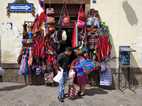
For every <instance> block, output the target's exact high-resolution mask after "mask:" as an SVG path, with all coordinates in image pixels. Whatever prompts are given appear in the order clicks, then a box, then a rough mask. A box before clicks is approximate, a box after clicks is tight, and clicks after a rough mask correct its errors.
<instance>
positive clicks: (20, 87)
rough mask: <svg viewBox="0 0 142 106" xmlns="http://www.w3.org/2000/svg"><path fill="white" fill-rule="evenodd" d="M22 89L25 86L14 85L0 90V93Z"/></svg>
mask: <svg viewBox="0 0 142 106" xmlns="http://www.w3.org/2000/svg"><path fill="white" fill-rule="evenodd" d="M24 87H26V85H14V86H8V87H3V88H0V91H13V90H18V89H22V88H24Z"/></svg>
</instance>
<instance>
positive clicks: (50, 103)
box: [0, 83, 142, 106]
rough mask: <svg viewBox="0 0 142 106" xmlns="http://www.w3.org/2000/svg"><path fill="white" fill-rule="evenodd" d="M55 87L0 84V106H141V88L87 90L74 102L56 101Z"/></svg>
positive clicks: (66, 100)
mask: <svg viewBox="0 0 142 106" xmlns="http://www.w3.org/2000/svg"><path fill="white" fill-rule="evenodd" d="M56 93H57V87H46V86H24V85H22V84H19V83H0V106H142V88H137V89H136V90H135V92H133V91H131V90H128V89H127V90H125V91H124V92H120V91H119V90H104V89H101V88H90V87H88V88H87V91H86V93H87V95H86V96H84V97H82V98H78V99H76V100H69V99H65V102H64V103H60V102H59V101H58V100H57V94H56Z"/></svg>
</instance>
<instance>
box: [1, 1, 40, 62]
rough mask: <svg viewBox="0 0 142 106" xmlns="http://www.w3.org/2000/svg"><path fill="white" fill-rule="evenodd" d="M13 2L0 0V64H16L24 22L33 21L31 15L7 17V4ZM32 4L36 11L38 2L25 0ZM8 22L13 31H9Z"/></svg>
mask: <svg viewBox="0 0 142 106" xmlns="http://www.w3.org/2000/svg"><path fill="white" fill-rule="evenodd" d="M13 1H14V0H0V38H1V62H2V63H16V60H17V56H18V55H19V50H20V48H21V37H22V32H23V23H24V21H33V20H34V17H33V16H32V14H31V13H11V14H10V17H8V16H7V12H6V11H7V9H6V8H7V6H8V3H12V2H13ZM27 1H29V3H33V4H34V6H35V8H36V9H37V1H38V0H27ZM9 22H12V24H13V29H12V30H11V29H10V26H9V24H8V23H9Z"/></svg>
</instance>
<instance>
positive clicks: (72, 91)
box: [68, 69, 77, 99]
mask: <svg viewBox="0 0 142 106" xmlns="http://www.w3.org/2000/svg"><path fill="white" fill-rule="evenodd" d="M75 75H76V73H75V70H74V69H70V71H69V89H68V97H69V98H70V99H74V98H75V97H76V96H77V90H76V88H75V84H74V79H75Z"/></svg>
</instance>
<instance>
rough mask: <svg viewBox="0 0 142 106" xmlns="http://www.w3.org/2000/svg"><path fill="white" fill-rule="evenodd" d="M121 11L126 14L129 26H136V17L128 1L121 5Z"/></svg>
mask: <svg viewBox="0 0 142 106" xmlns="http://www.w3.org/2000/svg"><path fill="white" fill-rule="evenodd" d="M122 7H123V10H124V12H125V14H126V17H127V20H128V22H129V24H130V25H131V26H133V25H137V24H138V18H137V15H136V13H135V11H134V9H133V8H132V6H131V5H130V4H129V3H128V1H124V2H123V4H122Z"/></svg>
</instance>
